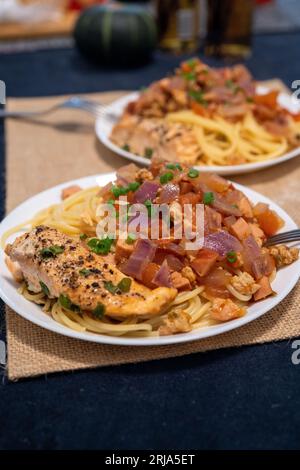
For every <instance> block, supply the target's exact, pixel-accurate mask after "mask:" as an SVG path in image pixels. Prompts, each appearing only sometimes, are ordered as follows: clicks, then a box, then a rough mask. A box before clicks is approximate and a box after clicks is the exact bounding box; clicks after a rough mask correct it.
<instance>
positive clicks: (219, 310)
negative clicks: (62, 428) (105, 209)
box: [2, 163, 298, 337]
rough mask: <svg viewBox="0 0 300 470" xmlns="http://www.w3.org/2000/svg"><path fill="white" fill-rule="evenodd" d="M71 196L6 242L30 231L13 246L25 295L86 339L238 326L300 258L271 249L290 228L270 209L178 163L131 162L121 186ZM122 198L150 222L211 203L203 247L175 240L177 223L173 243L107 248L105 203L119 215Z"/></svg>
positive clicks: (118, 243) (121, 174) (133, 242)
mask: <svg viewBox="0 0 300 470" xmlns="http://www.w3.org/2000/svg"><path fill="white" fill-rule="evenodd" d="M63 194H64V197H65V199H64V200H62V202H61V203H58V204H54V205H52V206H50V207H48V208H45V209H44V210H42V211H40V212H39V213H38V214H36V215H35V216H34V217H33V218H32V219H31V220H30V221H28V222H27V223H25V224H23V225H22V226H18V227H14V228H13V229H11V230H9V231H8V232H7V233H6V234H5V235H4V237H3V239H2V244H4V243H5V242H6V241H7V239H8V237H10V236H11V235H12V234H13V233H15V232H18V231H20V229H24V230H26V233H25V235H22V236H21V237H18V238H17V239H16V241H15V242H14V243H13V244H12V245H7V247H6V253H7V254H8V259H7V264H8V267H9V269H10V270H11V272H12V273H13V274H14V276H15V278H16V279H17V280H18V281H19V282H21V287H20V293H21V294H22V295H23V296H24V297H25V298H26V299H28V300H30V301H32V302H35V303H36V304H38V305H41V306H42V308H43V310H44V311H45V312H46V313H47V314H49V315H51V316H52V317H53V319H54V320H56V321H58V322H59V323H61V324H63V325H65V326H67V327H69V328H72V329H74V330H76V331H79V332H82V331H90V332H93V333H101V334H106V335H112V336H121V335H122V336H132V337H139V336H141V337H144V336H155V335H159V334H160V335H166V334H175V333H184V332H188V331H191V330H194V329H197V328H203V327H209V326H212V325H214V324H217V323H219V322H222V321H230V320H232V319H234V318H239V317H241V316H243V315H244V314H245V313H246V307H247V305H249V303H251V302H253V301H259V300H261V299H263V298H266V297H267V296H269V295H273V294H274V292H273V290H272V287H271V284H270V283H271V281H272V280H273V279H274V277H275V276H276V269H277V268H279V267H281V266H284V265H287V264H290V263H291V262H293V261H294V260H295V259H297V258H298V250H297V249H296V248H292V249H288V248H287V247H283V246H281V247H272V248H270V249H267V248H263V243H264V241H265V240H266V239H267V237H268V236H269V235H272V234H274V233H275V232H276V231H277V230H278V229H279V228H281V227H282V224H283V222H282V220H281V219H280V218H279V217H278V215H277V214H275V212H274V211H272V210H271V209H270V208H269V207H268V206H267V205H265V204H257V205H256V206H253V205H252V204H251V202H250V201H249V200H248V199H247V197H246V196H245V195H244V194H243V193H242V192H240V191H238V190H237V189H235V188H234V186H233V185H232V184H231V183H229V182H228V181H227V180H225V179H223V178H221V177H219V176H216V175H208V174H200V173H199V172H198V171H197V170H195V169H193V168H187V167H182V166H181V165H180V164H170V163H164V164H163V163H159V164H153V165H152V167H151V168H150V170H146V169H142V170H138V169H137V167H135V165H132V164H131V165H128V166H126V167H124V168H122V169H120V170H119V171H118V173H117V180H116V182H114V184H112V183H110V184H108V185H107V186H105V187H104V188H101V189H99V188H98V187H93V188H88V189H84V190H82V189H81V188H79V187H71V188H66V189H65V190H64V192H63ZM124 194H126V195H127V199H128V204H129V206H130V205H133V204H134V203H135V202H138V203H141V204H143V205H145V206H146V207H147V210H148V211H149V214H150V219H151V206H152V205H154V204H155V203H165V204H168V205H170V204H172V203H173V202H174V201H177V202H178V203H179V204H180V205H181V206H183V205H185V204H190V205H191V206H192V208H193V210H194V209H195V208H196V204H204V213H205V225H204V233H205V239H204V240H205V241H204V246H203V247H202V248H201V249H199V250H196V251H194V252H193V251H190V250H186V249H185V242H184V239H180V240H178V239H174V231H173V232H172V220H171V234H170V238H169V239H165V238H158V239H157V240H150V239H147V240H143V241H142V239H140V238H139V237H137V238H136V239H135V238H130V237H129V236H128V239H127V240H125V241H124V240H121V239H117V240H115V241H109V242H108V240H99V239H98V238H96V230H97V224H98V222H99V215H98V212H97V208H98V206H99V204H100V203H101V202H106V203H109V204H111V205H113V206H114V207H115V209H116V211H117V213H118V210H119V207H120V206H119V204H120V197H121V195H124ZM192 219H193V216H192ZM148 223H149V222H148V221H147V224H148ZM162 223H163V222H162V221H161V224H162ZM173 229H174V227H173ZM106 242H108V243H106ZM101 243H102V244H101ZM142 245H144V246H142ZM145 250H146V251H145ZM124 276H126V277H124ZM151 296H152V297H151ZM152 298H153V302H152V301H151V299H152ZM99 299H100V301H101V302H99ZM151 302H152V303H151ZM146 304H147V305H146ZM75 307H76V308H75ZM100 313H101V315H100Z"/></svg>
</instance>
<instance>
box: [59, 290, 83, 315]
mask: <svg viewBox="0 0 300 470" xmlns="http://www.w3.org/2000/svg"><path fill="white" fill-rule="evenodd" d="M58 301H59V303H60V305H61V306H62V307H63V308H65V309H66V310H72V312H80V307H79V306H78V305H75V304H73V303H72V302H71V300H70V299H69V297H68V296H67V295H64V294H60V296H59V298H58Z"/></svg>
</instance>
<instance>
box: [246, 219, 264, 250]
mask: <svg viewBox="0 0 300 470" xmlns="http://www.w3.org/2000/svg"><path fill="white" fill-rule="evenodd" d="M249 227H250V231H251V233H252V235H253V236H254V238H255V240H256V242H257V243H258V244H259V246H261V245H262V242H263V240H264V239H265V238H266V236H265V234H264V232H263V231H262V229H261V228H260V227H259V225H257V224H249Z"/></svg>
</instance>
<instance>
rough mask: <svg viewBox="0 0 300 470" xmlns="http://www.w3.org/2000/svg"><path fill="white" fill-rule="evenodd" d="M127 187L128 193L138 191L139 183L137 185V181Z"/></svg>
mask: <svg viewBox="0 0 300 470" xmlns="http://www.w3.org/2000/svg"><path fill="white" fill-rule="evenodd" d="M127 187H128V191H136V190H137V189H139V187H140V183H138V182H137V181H134V182H133V183H129V185H128V186H127Z"/></svg>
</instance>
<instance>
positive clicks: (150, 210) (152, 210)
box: [144, 199, 154, 217]
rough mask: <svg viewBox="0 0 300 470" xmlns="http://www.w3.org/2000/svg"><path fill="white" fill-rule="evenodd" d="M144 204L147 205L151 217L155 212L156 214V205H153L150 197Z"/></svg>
mask: <svg viewBox="0 0 300 470" xmlns="http://www.w3.org/2000/svg"><path fill="white" fill-rule="evenodd" d="M144 205H145V206H146V207H147V211H148V215H149V217H152V216H153V214H154V206H153V204H152V202H151V201H150V199H147V200H146V201H145V202H144Z"/></svg>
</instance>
